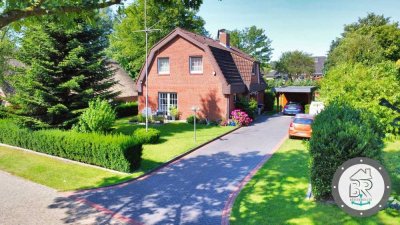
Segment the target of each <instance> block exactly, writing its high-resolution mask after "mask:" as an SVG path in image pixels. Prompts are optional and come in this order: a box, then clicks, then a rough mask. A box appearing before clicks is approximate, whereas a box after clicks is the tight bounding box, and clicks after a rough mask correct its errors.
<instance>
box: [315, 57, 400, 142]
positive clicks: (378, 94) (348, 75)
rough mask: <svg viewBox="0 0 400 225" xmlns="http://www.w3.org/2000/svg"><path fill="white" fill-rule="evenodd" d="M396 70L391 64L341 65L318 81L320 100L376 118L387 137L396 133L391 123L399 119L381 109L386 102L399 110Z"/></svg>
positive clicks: (385, 108)
mask: <svg viewBox="0 0 400 225" xmlns="http://www.w3.org/2000/svg"><path fill="white" fill-rule="evenodd" d="M399 90H400V75H399V67H398V66H396V63H394V62H388V61H387V62H382V63H378V64H375V65H365V64H362V63H355V64H352V63H342V64H339V65H337V66H335V67H333V68H331V69H330V70H329V71H328V73H327V74H326V76H325V77H324V79H322V81H321V89H320V93H321V98H322V99H323V100H324V101H325V102H326V103H328V104H329V103H330V102H332V101H334V100H335V99H340V100H343V101H346V102H348V103H349V104H350V105H352V106H354V107H356V108H361V109H365V110H368V111H369V112H370V113H372V114H373V115H374V116H376V117H377V118H378V121H379V122H380V124H382V125H383V127H384V128H385V131H386V133H388V134H389V133H398V132H399V128H398V125H399V124H397V126H396V124H393V121H394V120H395V118H396V117H397V116H398V115H397V114H396V112H394V111H393V110H391V109H389V108H387V107H384V106H381V105H380V100H381V99H383V98H384V99H386V100H387V101H389V102H390V103H393V104H394V105H395V106H397V107H398V106H400V92H399Z"/></svg>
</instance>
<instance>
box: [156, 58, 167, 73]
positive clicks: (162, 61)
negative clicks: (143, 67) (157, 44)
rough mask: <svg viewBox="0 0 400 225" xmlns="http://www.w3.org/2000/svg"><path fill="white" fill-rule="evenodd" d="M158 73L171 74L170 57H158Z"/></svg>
mask: <svg viewBox="0 0 400 225" xmlns="http://www.w3.org/2000/svg"><path fill="white" fill-rule="evenodd" d="M157 65H158V74H169V58H167V57H163V58H158V60H157Z"/></svg>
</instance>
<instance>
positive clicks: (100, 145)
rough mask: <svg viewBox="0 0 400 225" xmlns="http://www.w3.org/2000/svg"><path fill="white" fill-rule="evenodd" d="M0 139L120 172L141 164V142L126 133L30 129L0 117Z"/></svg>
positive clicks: (130, 169)
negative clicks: (112, 133) (104, 133)
mask: <svg viewBox="0 0 400 225" xmlns="http://www.w3.org/2000/svg"><path fill="white" fill-rule="evenodd" d="M0 142H1V143H4V144H9V145H13V146H18V147H22V148H27V149H30V150H33V151H37V152H42V153H46V154H49V155H55V156H59V157H62V158H67V159H71V160H75V161H79V162H84V163H88V164H92V165H97V166H101V167H105V168H109V169H113V170H118V171H122V172H131V171H133V170H135V169H138V168H139V167H140V162H141V156H142V144H141V143H140V141H138V140H136V139H135V138H134V137H131V136H126V135H101V134H96V133H77V132H74V131H61V130H56V129H53V130H39V131H32V130H29V129H27V128H20V127H18V126H17V125H16V124H15V123H14V122H13V121H11V120H7V119H3V120H0Z"/></svg>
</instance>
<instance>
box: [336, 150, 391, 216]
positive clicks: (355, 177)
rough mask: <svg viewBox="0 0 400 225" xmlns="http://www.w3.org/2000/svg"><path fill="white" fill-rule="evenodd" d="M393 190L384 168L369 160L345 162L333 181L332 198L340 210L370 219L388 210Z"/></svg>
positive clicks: (354, 159) (362, 158)
mask: <svg viewBox="0 0 400 225" xmlns="http://www.w3.org/2000/svg"><path fill="white" fill-rule="evenodd" d="M390 190H391V184H390V178H389V175H388V173H387V172H386V170H385V168H384V167H383V166H382V165H381V164H380V163H379V162H378V161H376V160H373V159H370V158H364V157H360V158H353V159H350V160H348V161H346V162H345V163H343V164H342V165H341V166H340V167H339V168H338V169H337V170H336V173H335V175H334V177H333V181H332V195H333V198H334V199H335V202H336V204H338V206H339V208H341V209H342V210H344V211H345V212H347V213H349V214H350V215H353V216H358V217H366V216H371V215H373V214H375V213H377V212H379V211H380V210H382V209H384V208H385V207H386V204H387V201H388V199H389V195H390Z"/></svg>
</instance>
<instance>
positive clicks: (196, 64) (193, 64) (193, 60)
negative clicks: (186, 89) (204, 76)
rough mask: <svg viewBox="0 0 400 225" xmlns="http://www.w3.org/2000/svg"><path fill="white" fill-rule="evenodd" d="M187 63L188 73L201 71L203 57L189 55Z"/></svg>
mask: <svg viewBox="0 0 400 225" xmlns="http://www.w3.org/2000/svg"><path fill="white" fill-rule="evenodd" d="M189 64H190V73H191V74H196V73H197V74H199V73H203V57H201V56H190V59H189Z"/></svg>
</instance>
